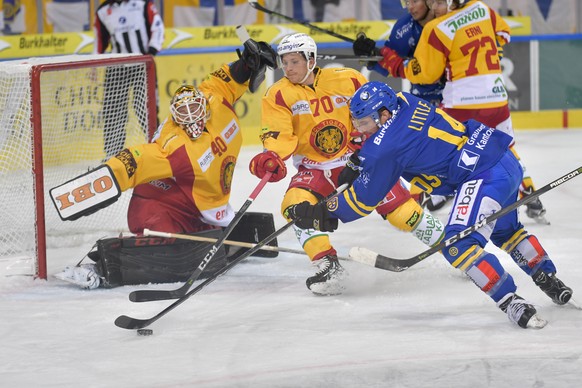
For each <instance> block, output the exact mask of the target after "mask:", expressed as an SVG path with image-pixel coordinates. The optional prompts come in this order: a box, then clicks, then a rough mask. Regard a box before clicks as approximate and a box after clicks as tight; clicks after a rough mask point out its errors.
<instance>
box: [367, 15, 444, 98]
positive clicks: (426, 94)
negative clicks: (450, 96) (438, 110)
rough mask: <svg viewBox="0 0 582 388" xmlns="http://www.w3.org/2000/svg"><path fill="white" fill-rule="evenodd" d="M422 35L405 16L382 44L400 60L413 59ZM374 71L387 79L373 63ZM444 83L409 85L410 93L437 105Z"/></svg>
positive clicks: (414, 24)
mask: <svg viewBox="0 0 582 388" xmlns="http://www.w3.org/2000/svg"><path fill="white" fill-rule="evenodd" d="M421 34H422V26H421V25H420V23H418V22H417V21H416V20H414V19H413V18H412V15H410V14H406V15H404V16H403V17H401V18H400V19H398V20H397V21H396V23H394V26H393V27H392V31H391V32H390V37H389V38H388V40H386V41H385V42H384V46H386V47H389V48H391V49H392V50H394V51H396V53H398V55H399V56H400V57H402V58H412V57H414V50H415V49H416V46H417V45H418V41H419V39H420V35H421ZM371 70H374V71H376V72H378V73H380V74H382V75H383V76H385V77H388V75H389V74H388V70H386V69H384V68H383V67H382V66H380V64H379V63H377V62H376V63H375V64H374V66H373V68H372V69H371ZM444 87H445V84H444V82H441V81H439V82H437V83H434V84H427V85H422V84H411V88H410V92H411V93H412V94H414V95H415V96H417V97H420V98H422V99H424V100H427V101H429V102H430V103H431V104H433V105H438V104H439V103H440V102H441V101H442V100H443V95H442V94H443V89H444Z"/></svg>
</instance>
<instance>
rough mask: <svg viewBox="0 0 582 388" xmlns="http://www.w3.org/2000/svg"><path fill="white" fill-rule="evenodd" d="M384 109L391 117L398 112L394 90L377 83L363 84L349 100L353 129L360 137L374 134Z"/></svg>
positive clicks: (379, 124)
mask: <svg viewBox="0 0 582 388" xmlns="http://www.w3.org/2000/svg"><path fill="white" fill-rule="evenodd" d="M384 109H387V110H388V111H389V112H390V113H391V114H392V115H395V114H396V112H397V111H398V97H396V93H394V90H392V88H390V86H388V85H386V84H385V83H383V82H379V81H372V82H368V83H366V84H364V85H363V86H362V87H360V88H359V89H358V90H356V93H355V94H354V96H353V97H352V99H351V100H350V113H351V116H352V123H353V124H354V128H355V129H356V130H357V132H359V133H360V135H363V134H368V135H369V134H372V133H374V132H376V130H377V129H378V128H379V127H380V126H381V125H382V123H381V122H380V113H381V112H382V110H384ZM360 137H362V136H360ZM362 140H365V138H363V139H362Z"/></svg>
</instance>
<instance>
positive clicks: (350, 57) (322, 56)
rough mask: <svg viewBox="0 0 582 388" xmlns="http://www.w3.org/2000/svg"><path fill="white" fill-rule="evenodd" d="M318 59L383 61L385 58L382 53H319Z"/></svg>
mask: <svg viewBox="0 0 582 388" xmlns="http://www.w3.org/2000/svg"><path fill="white" fill-rule="evenodd" d="M317 59H318V60H322V61H335V60H338V61H360V62H368V61H381V60H383V59H384V57H383V56H381V55H375V56H370V57H367V56H362V55H343V54H317Z"/></svg>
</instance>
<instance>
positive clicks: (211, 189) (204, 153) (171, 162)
mask: <svg viewBox="0 0 582 388" xmlns="http://www.w3.org/2000/svg"><path fill="white" fill-rule="evenodd" d="M198 89H199V90H200V91H201V92H202V93H204V96H205V97H206V100H207V104H208V105H207V108H208V110H209V111H210V118H209V119H208V121H207V122H206V128H205V130H204V132H203V133H202V135H201V136H200V137H199V138H198V139H196V140H192V139H191V138H190V137H189V136H188V135H187V134H186V132H185V131H184V130H183V129H182V128H181V127H180V126H179V125H177V124H176V123H174V121H173V119H172V117H171V116H168V118H166V120H165V121H164V122H163V123H162V124H161V125H160V127H159V128H158V130H157V132H156V134H155V136H154V139H153V141H152V143H149V144H142V145H138V146H135V147H130V148H128V149H125V150H123V151H122V152H120V153H119V154H118V155H116V156H115V157H113V158H111V159H109V160H108V161H107V164H108V165H109V166H110V167H111V168H112V170H113V172H114V174H115V177H116V179H117V181H118V183H119V185H120V187H121V190H123V191H125V190H127V189H129V188H132V187H135V186H137V185H139V184H142V183H147V182H150V181H153V180H157V179H162V178H173V179H174V180H175V181H176V184H177V185H178V186H179V187H180V189H181V190H182V192H183V193H184V194H185V196H186V197H187V198H188V200H189V201H191V202H192V206H195V207H197V208H198V210H200V213H201V214H202V218H203V221H204V222H206V223H209V224H212V225H219V226H226V225H227V224H228V223H229V222H230V220H231V219H232V217H233V216H234V211H233V209H232V208H231V207H230V205H229V204H228V200H229V197H230V190H231V183H232V177H233V172H234V167H235V164H236V160H237V157H238V154H239V152H240V148H241V145H242V133H241V126H240V123H239V121H238V118H237V115H236V113H235V110H234V103H235V102H236V101H237V100H238V99H239V98H240V97H241V96H242V95H243V94H244V93H245V92H246V91H247V89H248V83H245V84H239V83H237V82H236V81H234V79H232V76H231V74H230V70H229V67H228V65H223V66H222V68H220V69H219V70H217V71H215V72H214V73H212V74H211V75H210V76H209V77H207V79H206V80H204V81H203V82H202V83H201V84H200V86H199V88H198Z"/></svg>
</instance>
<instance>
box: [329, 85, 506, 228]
mask: <svg viewBox="0 0 582 388" xmlns="http://www.w3.org/2000/svg"><path fill="white" fill-rule="evenodd" d="M397 96H398V110H397V111H396V113H395V114H394V115H393V116H392V118H390V119H389V120H388V121H387V122H386V123H385V124H384V125H383V126H382V127H381V128H379V129H378V131H376V133H375V134H374V135H372V136H371V137H370V138H368V139H367V140H366V142H365V143H364V145H363V147H362V149H361V150H360V153H359V157H360V160H361V165H360V176H359V177H358V179H356V180H355V181H354V183H353V184H352V186H351V187H350V188H349V189H348V190H346V191H344V192H343V193H342V194H341V195H339V196H338V197H337V200H336V201H333V202H331V203H329V204H328V208H329V210H331V211H332V213H333V214H334V215H335V216H336V217H338V218H339V219H341V220H342V221H343V222H348V221H352V220H355V219H357V218H360V217H363V216H366V215H368V214H369V213H371V212H372V211H373V210H374V208H375V207H376V205H378V203H379V202H380V201H381V200H382V199H383V198H384V197H385V196H386V194H387V193H388V192H389V191H390V189H391V188H392V186H394V184H396V182H397V181H398V178H399V177H400V176H402V177H403V178H404V179H406V180H407V181H409V182H410V183H411V184H412V185H417V186H419V187H420V188H422V189H423V190H425V191H427V192H428V193H431V194H438V195H448V194H452V193H453V192H454V191H455V190H456V189H457V187H458V186H459V185H460V184H461V183H463V182H465V181H467V180H470V179H471V178H472V177H474V176H476V175H477V174H480V173H482V172H484V171H486V170H487V169H489V168H490V167H491V166H493V165H494V164H495V163H497V162H498V161H499V159H500V158H501V156H502V155H503V154H504V153H505V152H506V151H507V149H508V147H509V144H510V143H511V141H512V137H511V136H509V135H507V134H506V133H504V132H501V131H498V130H496V129H494V128H490V127H488V126H486V125H484V124H481V123H479V122H477V121H475V120H469V121H466V122H464V123H461V122H459V121H457V120H455V119H453V118H452V117H450V116H449V115H447V114H446V113H444V112H443V111H442V110H440V109H438V108H435V107H433V106H432V105H430V104H429V103H428V102H426V101H425V100H423V99H420V98H418V97H415V96H413V95H412V94H410V93H398V94H397Z"/></svg>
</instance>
